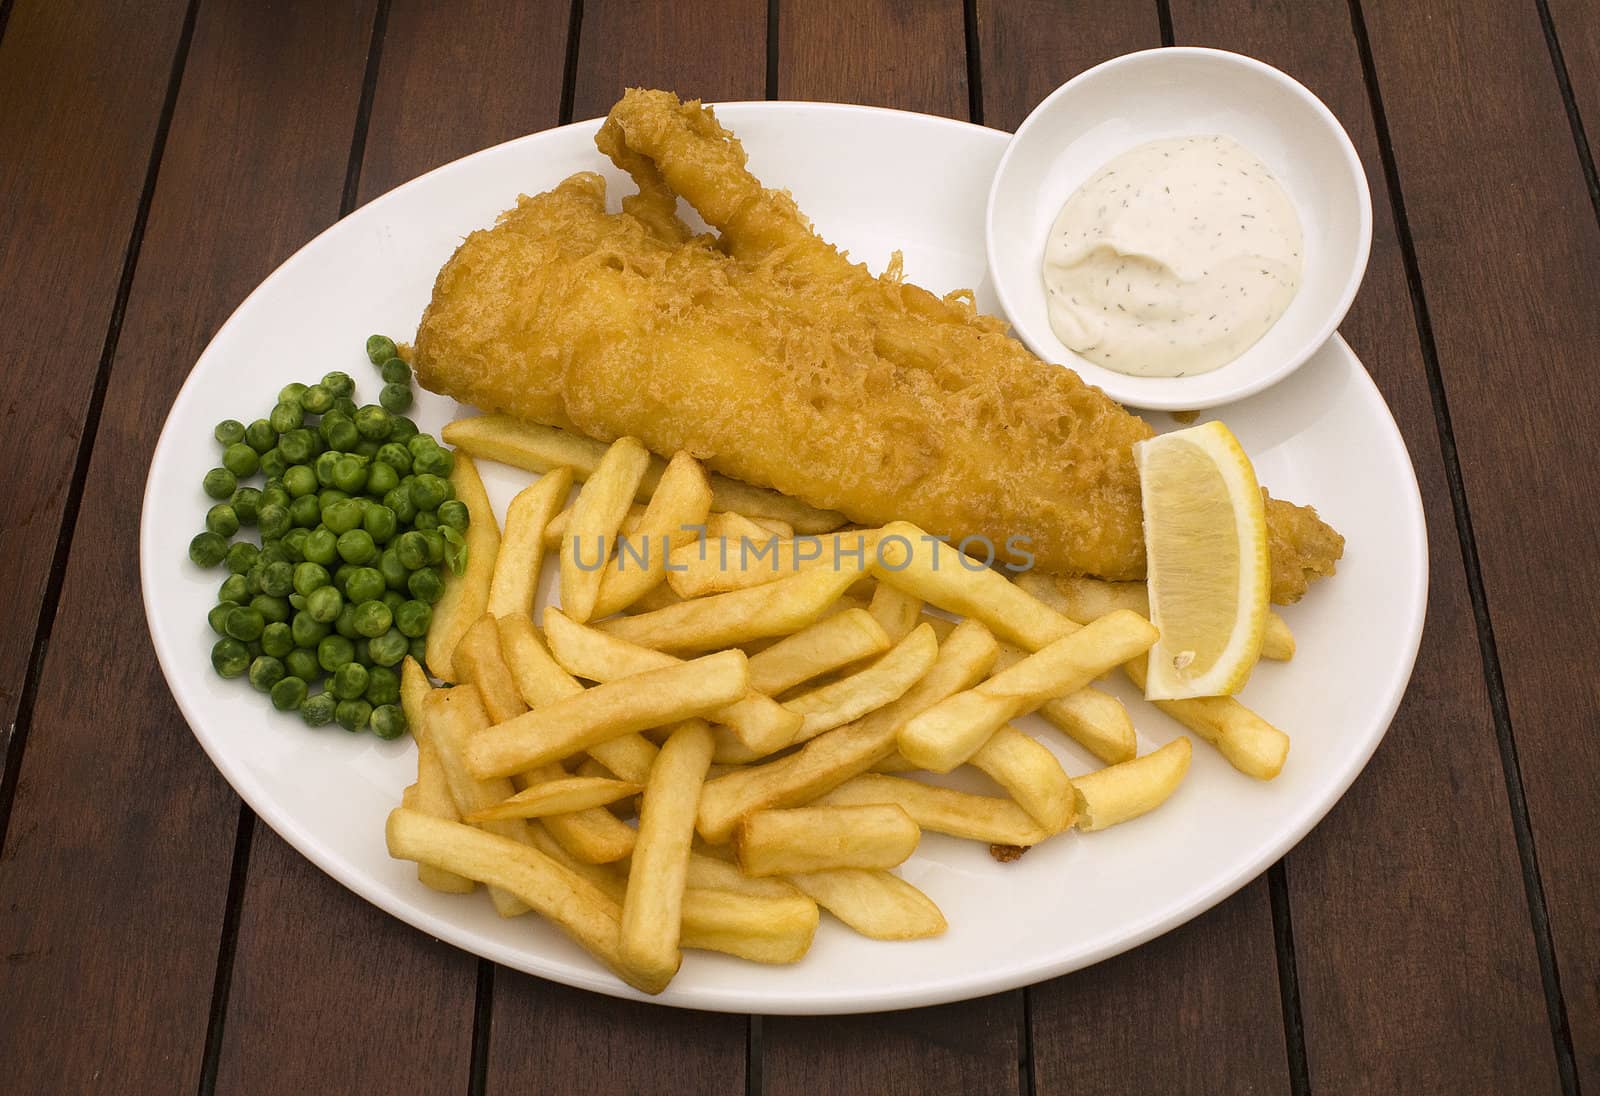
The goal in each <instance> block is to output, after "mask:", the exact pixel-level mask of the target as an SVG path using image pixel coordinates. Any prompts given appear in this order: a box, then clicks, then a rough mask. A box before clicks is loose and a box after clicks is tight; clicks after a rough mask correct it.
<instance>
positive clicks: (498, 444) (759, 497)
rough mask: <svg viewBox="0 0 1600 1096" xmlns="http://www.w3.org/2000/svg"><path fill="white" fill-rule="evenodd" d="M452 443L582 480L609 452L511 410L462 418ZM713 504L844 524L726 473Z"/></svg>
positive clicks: (823, 524)
mask: <svg viewBox="0 0 1600 1096" xmlns="http://www.w3.org/2000/svg"><path fill="white" fill-rule="evenodd" d="M441 436H442V437H443V438H444V440H445V441H447V442H449V443H450V444H451V445H454V446H457V447H459V448H460V449H462V450H464V451H466V452H468V453H471V454H472V455H473V456H475V457H482V458H483V459H484V460H493V461H499V462H500V463H501V464H509V465H511V466H513V467H515V468H523V469H526V470H527V471H529V472H548V471H550V470H551V469H552V468H560V467H563V466H565V467H568V468H571V469H572V473H573V477H574V478H575V479H578V480H585V479H588V478H589V477H590V476H592V475H594V473H595V469H596V468H598V467H599V465H600V461H601V460H602V459H603V458H604V457H605V453H606V446H605V443H604V442H598V441H594V440H593V439H591V438H585V437H582V436H580V435H578V434H574V433H572V432H570V431H567V430H562V429H560V428H558V427H554V426H539V425H537V424H535V423H528V422H520V421H518V420H517V419H514V418H512V417H511V416H510V415H477V416H474V417H472V418H466V419H457V420H456V421H455V422H452V423H449V424H448V425H446V426H445V428H444V431H443V433H442V435H441ZM665 467H666V466H665V465H664V464H663V463H662V462H661V461H660V460H659V459H652V460H651V462H650V468H649V469H648V471H647V472H646V474H645V477H644V479H643V480H642V481H640V484H639V489H638V496H637V497H638V498H639V499H640V501H645V500H647V499H649V497H650V496H651V494H653V493H654V492H655V489H656V485H657V484H658V483H659V482H660V480H661V474H662V472H663V471H664V470H665ZM711 492H712V508H713V509H715V510H736V511H738V512H739V513H741V514H744V515H746V516H747V517H750V518H771V519H775V520H778V521H783V522H785V523H787V524H788V525H790V526H792V527H793V528H794V529H795V530H796V531H798V532H802V533H826V532H829V531H830V530H833V529H837V528H838V527H839V526H841V525H843V524H844V515H843V514H839V513H835V512H834V511H832V510H818V509H817V508H816V507H814V506H807V505H806V504H805V503H803V502H801V501H800V500H799V499H794V498H790V497H789V496H787V495H781V494H779V493H778V492H776V491H769V490H767V489H766V488H764V487H755V486H752V485H751V484H748V483H741V482H740V481H738V480H734V479H729V478H728V477H726V476H717V475H713V476H712V477H711Z"/></svg>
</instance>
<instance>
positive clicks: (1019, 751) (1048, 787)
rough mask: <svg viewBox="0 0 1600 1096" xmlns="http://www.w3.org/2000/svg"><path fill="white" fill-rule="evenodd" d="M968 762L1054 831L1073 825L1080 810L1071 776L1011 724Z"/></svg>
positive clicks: (1052, 756) (984, 745)
mask: <svg viewBox="0 0 1600 1096" xmlns="http://www.w3.org/2000/svg"><path fill="white" fill-rule="evenodd" d="M969 764H971V765H972V767H973V768H975V769H977V770H979V771H980V772H982V773H984V774H985V775H987V776H988V777H989V778H990V779H992V780H993V781H994V782H995V783H996V784H999V785H1000V786H1001V787H1002V788H1004V789H1005V790H1006V794H1008V795H1010V796H1011V798H1012V799H1015V800H1016V801H1017V805H1018V806H1019V807H1021V808H1022V809H1023V810H1025V811H1027V812H1028V814H1029V815H1031V816H1032V817H1033V820H1034V821H1035V822H1037V823H1039V825H1041V826H1043V827H1044V828H1045V829H1047V830H1049V831H1050V832H1051V833H1060V832H1061V831H1062V830H1064V829H1066V828H1067V827H1068V826H1070V825H1072V819H1073V815H1074V813H1075V812H1076V810H1077V807H1076V799H1075V797H1074V796H1073V792H1072V781H1071V780H1070V779H1069V778H1068V776H1067V773H1066V770H1065V769H1063V768H1062V767H1061V762H1059V761H1057V760H1056V757H1055V754H1053V753H1051V752H1050V751H1049V750H1047V749H1045V748H1044V747H1043V746H1041V745H1039V743H1037V742H1035V741H1034V740H1033V739H1031V738H1029V737H1028V736H1027V735H1025V734H1023V733H1022V732H1021V731H1019V730H1017V729H1016V728H1015V727H1012V726H1009V725H1007V726H1004V727H1001V728H1000V729H999V730H997V731H995V732H994V734H992V735H990V736H989V740H988V741H987V742H985V743H984V744H983V745H982V746H981V747H979V749H978V752H977V753H975V754H973V755H972V758H971V760H970V761H969Z"/></svg>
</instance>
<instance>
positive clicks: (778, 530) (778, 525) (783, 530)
mask: <svg viewBox="0 0 1600 1096" xmlns="http://www.w3.org/2000/svg"><path fill="white" fill-rule="evenodd" d="M724 513H727V514H733V515H734V516H735V517H738V518H739V519H740V520H741V521H748V522H749V523H750V524H751V525H755V526H757V527H759V528H762V529H765V530H766V531H767V533H768V535H770V536H774V537H777V538H778V539H779V540H791V539H793V537H794V535H795V533H796V532H797V530H796V529H795V527H794V526H793V525H791V524H789V523H788V522H787V521H784V520H783V519H782V518H773V517H766V516H764V515H761V514H756V515H755V516H753V517H745V516H744V515H743V514H740V513H738V512H737V511H733V510H727V511H724ZM829 531H830V530H828V529H801V530H798V532H800V533H803V534H806V535H812V536H814V535H819V534H821V533H826V532H829Z"/></svg>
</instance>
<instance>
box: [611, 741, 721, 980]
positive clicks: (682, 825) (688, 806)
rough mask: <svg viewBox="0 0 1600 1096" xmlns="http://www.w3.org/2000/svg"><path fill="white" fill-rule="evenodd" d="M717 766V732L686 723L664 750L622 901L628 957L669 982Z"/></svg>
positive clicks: (647, 973)
mask: <svg viewBox="0 0 1600 1096" xmlns="http://www.w3.org/2000/svg"><path fill="white" fill-rule="evenodd" d="M710 764H711V728H710V727H708V726H706V724H705V723H704V722H702V721H700V720H698V719H695V720H690V721H688V722H686V723H682V724H680V725H679V726H678V727H677V728H676V729H675V730H674V731H673V732H672V736H671V737H670V738H668V739H667V741H666V744H665V745H664V746H662V747H661V753H660V754H659V755H657V757H656V763H655V765H654V767H652V768H651V770H650V780H649V783H648V784H646V786H645V793H644V804H643V806H642V807H641V808H640V811H639V840H638V843H637V844H636V845H635V846H634V849H633V862H632V863H631V865H630V866H629V868H628V890H627V896H626V897H625V898H624V899H623V902H622V957H623V959H624V960H626V961H627V962H628V964H629V965H630V966H632V967H633V968H634V970H636V971H640V972H642V973H643V975H644V977H646V978H647V979H652V980H659V981H660V982H661V984H662V985H666V983H667V982H668V981H670V980H671V978H672V976H673V975H674V974H676V973H677V970H678V965H679V963H680V962H681V961H682V957H681V956H680V955H679V952H678V943H679V932H680V931H681V928H682V920H683V892H684V888H685V886H687V879H688V873H689V849H690V846H691V845H692V844H693V842H694V817H695V810H696V808H697V807H698V806H699V803H700V786H701V784H702V783H704V782H705V775H706V768H707V767H708V766H709V765H710Z"/></svg>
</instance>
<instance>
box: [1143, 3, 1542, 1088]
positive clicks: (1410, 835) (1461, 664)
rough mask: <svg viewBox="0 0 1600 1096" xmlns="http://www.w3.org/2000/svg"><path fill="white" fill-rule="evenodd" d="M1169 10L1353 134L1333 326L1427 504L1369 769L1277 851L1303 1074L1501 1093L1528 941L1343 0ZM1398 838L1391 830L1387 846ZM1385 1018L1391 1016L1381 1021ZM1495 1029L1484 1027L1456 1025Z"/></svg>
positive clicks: (1537, 992)
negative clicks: (1417, 591)
mask: <svg viewBox="0 0 1600 1096" xmlns="http://www.w3.org/2000/svg"><path fill="white" fill-rule="evenodd" d="M1172 22H1173V30H1174V33H1175V35H1176V38H1177V41H1178V42H1179V43H1180V44H1192V45H1205V46H1217V47H1220V48H1223V49H1231V50H1236V51H1239V52H1243V53H1248V54H1251V55H1253V56H1256V57H1260V58H1261V59H1263V60H1265V61H1267V62H1269V63H1270V64H1274V65H1277V66H1278V67H1280V68H1282V69H1284V70H1285V71H1287V72H1289V73H1290V74H1291V75H1293V76H1295V77H1296V78H1297V79H1299V80H1300V81H1302V82H1303V83H1305V84H1306V85H1307V86H1308V87H1310V88H1311V90H1312V91H1313V92H1315V93H1316V94H1317V95H1318V96H1319V97H1320V98H1322V100H1323V101H1324V102H1325V103H1327V104H1328V105H1329V107H1330V108H1331V109H1332V110H1333V111H1334V112H1335V113H1336V114H1337V115H1338V116H1339V118H1340V119H1341V120H1342V121H1343V123H1344V125H1345V128H1346V129H1348V130H1349V132H1350V134H1351V137H1352V139H1353V140H1354V141H1355V143H1356V147H1357V150H1358V151H1359V152H1360V153H1361V156H1362V159H1363V161H1364V162H1365V164H1366V166H1367V176H1368V179H1369V181H1370V184H1371V187H1372V198H1373V222H1374V225H1373V227H1374V232H1373V247H1372V257H1371V260H1370V262H1369V264H1368V267H1367V277H1366V282H1365V284H1364V285H1363V287H1362V291H1361V294H1360V296H1359V297H1358V299H1357V301H1356V305H1355V307H1354V309H1353V310H1352V312H1351V314H1350V316H1349V318H1348V319H1347V320H1346V321H1345V323H1344V334H1345V336H1346V338H1348V339H1349V340H1350V341H1351V345H1352V346H1353V347H1354V348H1355V350H1356V353H1358V354H1359V355H1361V358H1362V361H1363V362H1365V363H1366V366H1367V368H1368V370H1369V371H1370V372H1371V373H1372V375H1373V377H1374V379H1376V380H1377V382H1378V384H1379V386H1380V387H1381V388H1382V390H1383V393H1384V397H1385V399H1387V400H1388V402H1389V406H1390V407H1391V408H1392V409H1393V410H1394V413H1395V417H1396V419H1397V421H1398V422H1399V423H1400V427H1401V430H1402V431H1403V432H1404V434H1405V438H1406V443H1407V446H1408V448H1409V449H1410V451H1411V454H1412V459H1413V461H1414V462H1415V464H1416V467H1417V475H1418V479H1419V481H1420V483H1421V485H1422V492H1423V498H1424V503H1425V509H1426V511H1427V515H1428V519H1429V526H1428V534H1429V543H1430V545H1431V549H1432V551H1431V558H1430V561H1429V563H1430V574H1431V589H1430V590H1429V609H1430V612H1429V619H1428V621H1427V627H1426V632H1425V636H1424V641H1423V648H1422V651H1421V654H1420V656H1419V657H1418V660H1417V669H1416V673H1415V676H1414V677H1413V679H1412V685H1411V689H1410V692H1409V693H1408V695H1407V699H1406V702H1405V704H1404V705H1403V706H1402V708H1401V710H1400V712H1399V714H1398V715H1397V717H1396V719H1395V722H1394V724H1393V726H1392V727H1391V729H1390V731H1389V735H1388V738H1387V739H1386V740H1385V742H1384V745H1383V747H1382V749H1381V750H1380V751H1379V753H1378V755H1377V757H1376V758H1375V759H1374V760H1373V762H1372V764H1371V765H1370V766H1369V768H1368V770H1367V772H1366V773H1365V774H1364V775H1363V776H1362V778H1361V779H1360V780H1359V781H1358V782H1357V784H1356V786H1355V787H1354V788H1353V789H1352V790H1351V791H1350V792H1349V793H1348V794H1347V795H1346V796H1345V799H1344V801H1343V802H1342V803H1341V804H1340V805H1339V806H1338V808H1337V809H1336V810H1335V811H1334V812H1333V814H1332V816H1331V817H1330V818H1329V819H1328V820H1327V821H1326V822H1324V823H1323V824H1322V826H1320V827H1319V828H1318V829H1317V830H1316V831H1315V832H1314V833H1313V834H1312V835H1311V836H1310V838H1308V839H1307V840H1306V841H1305V842H1304V843H1303V844H1302V845H1301V846H1300V848H1299V849H1297V850H1296V851H1295V852H1294V853H1292V854H1291V855H1290V857H1289V861H1288V878H1289V890H1290V895H1291V902H1292V909H1293V916H1294V929H1295V939H1296V942H1297V944H1298V945H1299V946H1298V947H1297V949H1296V952H1297V960H1298V969H1299V978H1300V996H1301V1003H1302V1006H1303V1010H1304V1015H1305V1032H1306V1042H1307V1051H1308V1059H1309V1064H1310V1074H1311V1082H1312V1087H1313V1089H1325V1090H1327V1091H1333V1092H1350V1091H1385V1092H1424V1091H1437V1092H1470V1091H1489V1092H1496V1091H1499V1092H1503V1091H1510V1090H1513V1089H1516V1088H1517V1087H1519V1083H1522V1082H1527V1081H1533V1080H1535V1079H1537V1080H1540V1081H1544V1082H1547V1083H1548V1082H1549V1081H1550V1079H1551V1077H1552V1074H1551V1073H1550V1071H1549V1066H1550V1061H1551V1059H1550V1035H1549V1028H1548V1025H1547V1022H1546V1016H1545V1007H1544V998H1543V993H1542V990H1541V987H1540V982H1539V968H1538V957H1537V955H1536V953H1535V950H1534V946H1533V937H1532V932H1531V929H1530V927H1529V925H1528V917H1527V903H1526V900H1525V898H1524V895H1523V888H1522V877H1521V869H1520V867H1519V865H1518V862H1517V850H1516V842H1515V837H1514V834H1513V832H1512V828H1511V822H1510V819H1509V816H1508V815H1507V812H1506V801H1505V789H1504V781H1503V777H1502V774H1501V768H1500V757H1499V751H1498V747H1497V745H1496V742H1495V736H1494V725H1493V717H1492V715H1491V713H1490V710H1489V701H1488V694H1487V692H1486V690H1485V688H1484V685H1483V680H1482V678H1483V674H1482V669H1483V666H1482V660H1481V658H1480V656H1479V652H1478V645H1477V642H1476V637H1475V634H1474V622H1473V616H1472V604H1471V597H1470V594H1469V592H1468V590H1467V583H1466V575H1465V572H1464V570H1463V567H1462V563H1461V546H1460V543H1459V542H1458V540H1457V538H1456V530H1455V524H1454V521H1453V518H1452V516H1451V509H1450V494H1449V488H1448V486H1447V484H1446V482H1445V472H1444V462H1443V459H1442V457H1441V455H1440V451H1439V437H1438V431H1437V427H1436V423H1435V420H1434V409H1433V402H1432V397H1431V395H1430V393H1429V389H1428V379H1427V374H1426V371H1425V370H1424V367H1423V362H1422V354H1421V350H1420V344H1419V342H1418V339H1417V329H1416V324H1415V321H1414V318H1413V315H1412V310H1411V302H1410V299H1409V294H1408V292H1407V288H1406V275H1405V268H1404V264H1403V260H1402V257H1401V253H1400V246H1399V242H1398V241H1397V239H1396V237H1395V230H1394V219H1393V216H1392V214H1391V207H1390V202H1389V194H1388V188H1387V186H1386V185H1385V180H1384V172H1383V163H1382V160H1381V159H1380V156H1379V152H1378V141H1377V136H1376V131H1375V126H1374V123H1373V118H1372V112H1371V108H1370V103H1369V99H1368V95H1367V89H1366V84H1365V81H1364V79H1363V76H1362V71H1361V58H1360V55H1359V51H1358V48H1357V44H1356V40H1355V35H1354V33H1353V31H1352V28H1351V23H1350V12H1349V7H1348V5H1347V4H1345V3H1344V2H1343V0H1316V2H1314V3H1301V4H1296V5H1294V7H1293V9H1292V11H1291V10H1290V9H1289V8H1286V7H1285V6H1284V5H1282V4H1278V3H1273V2H1270V0H1224V2H1221V3H1200V2H1199V0H1175V2H1174V3H1173V5H1172ZM1441 727H1448V728H1450V733H1448V734H1440V733H1439V728H1441ZM1396 834H1405V835H1406V840H1405V841H1404V842H1403V843H1397V842H1396V840H1395V835H1396ZM1440 924H1448V925H1449V926H1450V934H1451V937H1452V938H1453V939H1455V940H1458V941H1460V942H1461V945H1462V946H1461V947H1460V950H1459V952H1458V951H1456V949H1454V948H1452V949H1451V951H1450V952H1449V953H1445V952H1442V951H1440V950H1439V949H1438V948H1437V947H1436V946H1435V945H1434V944H1433V943H1432V941H1433V940H1434V938H1435V933H1436V927H1435V926H1437V925H1440ZM1421 957H1429V959H1428V960H1426V961H1420V962H1419V961H1418V960H1419V958H1421ZM1444 1002H1448V1005H1447V1006H1442V1003H1444ZM1397 1016H1404V1017H1405V1018H1406V1019H1405V1022H1404V1023H1403V1024H1401V1025H1397V1024H1396V1023H1395V1017H1397ZM1491 1028H1492V1029H1493V1030H1494V1031H1495V1033H1496V1037H1495V1038H1494V1039H1480V1040H1465V1041H1464V1040H1462V1038H1461V1033H1462V1032H1464V1031H1483V1030H1489V1029H1491ZM1535 1087H1537V1086H1535Z"/></svg>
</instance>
